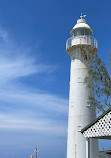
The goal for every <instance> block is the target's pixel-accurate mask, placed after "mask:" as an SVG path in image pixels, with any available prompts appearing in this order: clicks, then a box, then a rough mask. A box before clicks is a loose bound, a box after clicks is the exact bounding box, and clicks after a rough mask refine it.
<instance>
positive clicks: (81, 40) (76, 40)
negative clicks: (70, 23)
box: [66, 36, 98, 49]
mask: <svg viewBox="0 0 111 158" xmlns="http://www.w3.org/2000/svg"><path fill="white" fill-rule="evenodd" d="M78 44H88V45H91V46H93V47H95V48H97V47H98V44H97V41H96V39H95V38H94V37H92V36H76V37H70V38H69V39H68V40H67V42H66V49H68V48H69V47H71V46H73V45H78Z"/></svg>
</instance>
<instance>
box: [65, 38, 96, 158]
mask: <svg viewBox="0 0 111 158" xmlns="http://www.w3.org/2000/svg"><path fill="white" fill-rule="evenodd" d="M78 38H79V36H78ZM78 41H79V40H78ZM71 44H72V45H71V46H70V48H69V49H67V52H68V54H70V57H71V69H70V94H69V115H68V139H67V158H86V157H87V156H86V155H87V153H86V150H87V149H86V138H85V137H84V136H83V134H82V133H81V129H82V128H84V127H85V126H87V125H88V124H89V123H90V122H91V121H93V120H94V119H95V118H96V107H95V106H94V105H93V104H92V103H91V102H90V100H89V96H91V97H94V90H93V89H91V88H88V87H87V84H86V83H85V82H84V80H85V78H86V77H87V76H88V75H89V74H88V69H89V67H90V66H93V54H94V50H95V48H94V47H93V46H92V45H91V44H87V43H85V44H84V42H83V43H82V44H81V43H77V44H75V39H72V41H71ZM83 54H84V55H83ZM97 157H98V142H97V140H95V139H90V142H89V158H97Z"/></svg>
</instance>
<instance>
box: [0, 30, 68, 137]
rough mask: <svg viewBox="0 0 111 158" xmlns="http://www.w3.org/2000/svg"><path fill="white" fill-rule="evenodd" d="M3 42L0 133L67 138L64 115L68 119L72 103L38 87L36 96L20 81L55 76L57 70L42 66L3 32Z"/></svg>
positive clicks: (1, 34)
mask: <svg viewBox="0 0 111 158" xmlns="http://www.w3.org/2000/svg"><path fill="white" fill-rule="evenodd" d="M0 39H1V40H2V45H0V120H1V121H0V129H3V130H16V129H19V130H26V129H27V130H31V131H38V132H46V131H47V132H49V133H53V134H55V133H56V134H57V133H58V131H59V135H63V133H65V132H64V130H63V129H64V127H65V126H66V125H65V123H63V121H61V120H62V119H61V114H62V115H65V116H67V104H68V101H67V100H66V99H64V98H61V97H59V96H57V95H56V94H55V95H54V94H51V93H49V92H46V91H44V90H43V89H38V87H37V86H36V87H34V91H35V92H33V88H32V89H30V88H29V87H26V86H24V83H22V82H21V81H20V80H19V79H20V78H23V77H26V78H28V77H31V76H32V75H33V74H36V75H37V74H39V75H41V74H46V73H47V74H50V73H53V72H54V71H55V70H56V69H57V66H56V65H55V66H54V64H53V65H51V64H50V65H47V64H45V63H44V64H41V62H40V60H38V59H35V58H34V57H33V56H32V55H31V52H30V51H28V52H27V49H25V48H23V49H21V48H19V46H17V44H15V42H13V41H12V40H9V39H10V38H9V35H8V33H6V32H5V31H4V30H0ZM52 75H53V74H52ZM32 77H33V76H32ZM41 82H42V81H41ZM43 82H44V78H43ZM30 87H31V83H30ZM22 112H24V114H23V113H22ZM58 119H60V120H58Z"/></svg>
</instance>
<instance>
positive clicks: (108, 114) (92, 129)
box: [81, 108, 111, 139]
mask: <svg viewBox="0 0 111 158" xmlns="http://www.w3.org/2000/svg"><path fill="white" fill-rule="evenodd" d="M81 133H83V135H84V137H86V138H98V139H111V108H109V109H108V110H107V111H105V112H104V113H103V114H102V115H100V116H99V117H98V118H96V119H95V120H94V121H93V122H91V123H90V124H88V125H87V126H86V127H84V128H83V129H82V130H81Z"/></svg>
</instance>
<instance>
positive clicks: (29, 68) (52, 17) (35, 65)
mask: <svg viewBox="0 0 111 158" xmlns="http://www.w3.org/2000/svg"><path fill="white" fill-rule="evenodd" d="M110 6H111V1H110V0H107V1H100V0H98V1H96V0H93V1H88V0H85V1H82V0H78V1H74V0H69V1H66V0H64V1H63V0H46V1H45V0H10V1H8V0H7V1H6V0H0V155H1V157H2V158H9V157H12V158H15V157H16V158H20V157H21V158H27V157H28V156H29V155H30V154H32V152H33V149H34V147H35V146H38V148H39V149H40V150H41V151H40V153H39V158H52V157H53V158H56V157H58V158H65V157H66V141H67V117H68V95H69V74H70V57H69V56H68V55H67V54H66V51H65V42H66V40H67V39H68V38H69V37H70V30H71V29H72V27H73V26H74V25H75V23H76V20H77V19H78V18H79V16H80V14H81V12H83V14H86V15H87V17H86V20H87V22H88V24H89V25H90V26H91V28H92V29H93V31H94V34H93V36H94V37H95V38H96V39H97V40H98V45H99V48H98V55H99V56H100V57H102V58H103V60H104V61H105V63H106V65H107V67H108V64H109V54H108V52H109V51H110V50H111V42H110V39H111V29H110V28H111V16H110V15H111V9H110Z"/></svg>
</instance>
